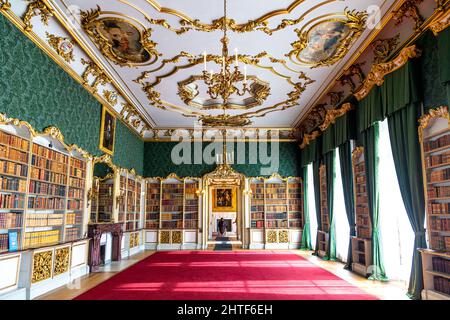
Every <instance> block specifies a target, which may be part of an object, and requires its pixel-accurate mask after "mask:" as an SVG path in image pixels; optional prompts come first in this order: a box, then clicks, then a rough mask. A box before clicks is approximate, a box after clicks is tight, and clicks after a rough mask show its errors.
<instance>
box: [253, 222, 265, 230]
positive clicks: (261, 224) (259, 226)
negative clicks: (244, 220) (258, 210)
mask: <svg viewBox="0 0 450 320" xmlns="http://www.w3.org/2000/svg"><path fill="white" fill-rule="evenodd" d="M250 227H251V228H254V229H262V228H264V221H263V220H257V221H256V220H252V221H251V222H250Z"/></svg>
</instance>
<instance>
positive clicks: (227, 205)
mask: <svg viewBox="0 0 450 320" xmlns="http://www.w3.org/2000/svg"><path fill="white" fill-rule="evenodd" d="M212 209H213V211H221V212H236V188H216V189H213V208H212Z"/></svg>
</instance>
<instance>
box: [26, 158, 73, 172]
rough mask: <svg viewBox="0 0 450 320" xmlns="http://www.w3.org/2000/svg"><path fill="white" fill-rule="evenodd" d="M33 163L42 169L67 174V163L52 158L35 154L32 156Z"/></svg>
mask: <svg viewBox="0 0 450 320" xmlns="http://www.w3.org/2000/svg"><path fill="white" fill-rule="evenodd" d="M31 165H33V166H35V167H38V168H41V169H45V170H49V171H53V172H56V173H62V174H67V164H66V163H60V162H56V161H53V160H50V159H46V158H42V157H38V156H36V155H34V154H33V155H32V156H31Z"/></svg>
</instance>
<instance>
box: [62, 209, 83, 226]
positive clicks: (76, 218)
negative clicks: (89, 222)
mask: <svg viewBox="0 0 450 320" xmlns="http://www.w3.org/2000/svg"><path fill="white" fill-rule="evenodd" d="M82 222H83V215H82V214H80V213H73V212H69V213H67V214H66V224H81V223H82Z"/></svg>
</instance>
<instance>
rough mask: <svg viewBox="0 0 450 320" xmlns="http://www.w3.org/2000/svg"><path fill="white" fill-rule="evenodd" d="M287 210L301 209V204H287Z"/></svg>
mask: <svg viewBox="0 0 450 320" xmlns="http://www.w3.org/2000/svg"><path fill="white" fill-rule="evenodd" d="M289 211H302V205H301V204H294V205H289Z"/></svg>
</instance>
